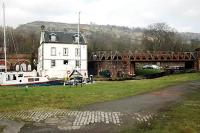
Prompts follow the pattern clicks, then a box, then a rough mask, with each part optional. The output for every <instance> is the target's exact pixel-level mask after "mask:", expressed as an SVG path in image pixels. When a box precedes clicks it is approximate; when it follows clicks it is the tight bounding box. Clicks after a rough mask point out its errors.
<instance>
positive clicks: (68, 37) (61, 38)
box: [44, 31, 85, 44]
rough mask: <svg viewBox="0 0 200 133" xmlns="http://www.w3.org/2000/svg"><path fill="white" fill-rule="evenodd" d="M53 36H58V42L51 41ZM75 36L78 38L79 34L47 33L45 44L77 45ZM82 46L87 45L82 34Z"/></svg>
mask: <svg viewBox="0 0 200 133" xmlns="http://www.w3.org/2000/svg"><path fill="white" fill-rule="evenodd" d="M51 35H56V41H55V42H52V41H51ZM74 36H78V34H77V33H68V32H52V31H51V32H50V31H45V34H44V38H45V43H65V44H77V43H75V42H74V39H75V38H74ZM80 44H85V41H84V38H83V36H82V35H81V34H80Z"/></svg>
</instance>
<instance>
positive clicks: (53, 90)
mask: <svg viewBox="0 0 200 133" xmlns="http://www.w3.org/2000/svg"><path fill="white" fill-rule="evenodd" d="M197 79H200V73H189V74H177V75H172V76H165V77H162V78H158V79H151V80H137V81H133V80H132V81H131V80H129V81H107V82H97V83H95V84H91V85H84V86H83V87H80V86H78V87H75V86H73V87H69V86H65V87H64V86H50V87H29V88H28V89H26V88H25V87H0V112H5V111H18V110H26V109H33V108H62V109H77V108H80V107H81V106H84V105H87V104H91V103H96V102H103V101H109V100H114V99H119V98H123V97H127V96H133V95H136V94H140V93H145V92H149V91H153V90H158V89H161V88H163V87H166V86H170V85H175V84H178V83H182V82H186V81H191V80H197Z"/></svg>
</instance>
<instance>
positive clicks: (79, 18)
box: [78, 11, 81, 73]
mask: <svg viewBox="0 0 200 133" xmlns="http://www.w3.org/2000/svg"><path fill="white" fill-rule="evenodd" d="M80 14H81V13H80V11H79V12H78V46H79V48H80V50H79V53H80V64H79V65H80V73H81V44H80Z"/></svg>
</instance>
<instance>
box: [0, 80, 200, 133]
mask: <svg viewBox="0 0 200 133" xmlns="http://www.w3.org/2000/svg"><path fill="white" fill-rule="evenodd" d="M199 87H200V81H195V82H190V83H184V84H182V85H177V86H172V87H167V88H165V89H163V90H160V91H155V92H151V93H146V94H141V95H137V96H132V97H128V98H124V99H120V100H116V101H111V102H105V103H97V104H92V105H88V106H85V107H84V108H82V109H81V110H79V111H68V110H61V109H57V110H48V111H46V110H29V111H21V112H15V113H14V114H9V113H7V114H0V119H12V118H21V119H23V120H24V121H30V122H26V124H25V126H24V127H23V128H21V131H20V132H21V133H51V132H52V133H63V132H72V133H84V132H91V133H93V132H95V133H98V132H99V133H101V132H104V133H107V132H108V133H109V132H117V131H118V129H120V128H121V127H122V126H124V125H127V124H129V123H130V122H136V121H139V122H141V121H148V120H149V119H152V118H153V117H154V115H155V114H156V112H158V111H159V110H161V109H163V108H166V107H168V106H171V105H172V104H175V103H177V102H180V101H181V100H182V95H183V94H184V93H186V92H188V91H190V90H192V89H196V88H199Z"/></svg>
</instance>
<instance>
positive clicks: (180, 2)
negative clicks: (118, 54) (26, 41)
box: [0, 0, 200, 33]
mask: <svg viewBox="0 0 200 133" xmlns="http://www.w3.org/2000/svg"><path fill="white" fill-rule="evenodd" d="M4 1H5V4H6V24H7V25H9V26H13V27H17V26H19V25H20V24H25V23H28V22H32V21H39V20H40V21H53V22H63V23H77V21H78V12H79V11H80V12H81V23H82V24H90V23H95V24H101V25H107V24H109V25H118V26H127V27H130V28H131V27H147V26H148V25H150V24H153V23H160V22H164V23H167V24H168V25H169V26H171V27H173V28H175V29H176V30H177V31H179V32H196V33H200V0H4ZM2 3H3V0H0V4H1V7H2ZM2 16H3V13H2V9H1V10H0V17H1V19H0V21H1V22H0V24H1V25H2V18H3V17H2Z"/></svg>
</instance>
